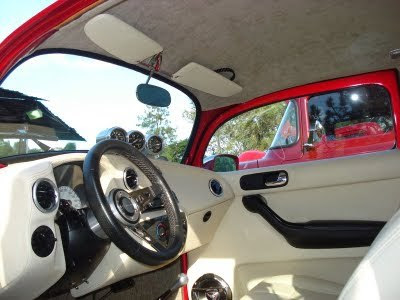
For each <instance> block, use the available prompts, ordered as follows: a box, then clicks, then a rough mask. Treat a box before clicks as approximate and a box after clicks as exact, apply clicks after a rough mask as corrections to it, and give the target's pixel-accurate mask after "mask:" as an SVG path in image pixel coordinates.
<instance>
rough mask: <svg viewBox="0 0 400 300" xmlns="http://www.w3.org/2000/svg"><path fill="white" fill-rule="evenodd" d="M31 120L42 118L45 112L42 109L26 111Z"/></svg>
mask: <svg viewBox="0 0 400 300" xmlns="http://www.w3.org/2000/svg"><path fill="white" fill-rule="evenodd" d="M26 114H27V115H28V117H29V119H31V120H35V119H40V118H41V117H43V112H42V111H41V110H40V109H34V110H31V111H28V112H27V113H26Z"/></svg>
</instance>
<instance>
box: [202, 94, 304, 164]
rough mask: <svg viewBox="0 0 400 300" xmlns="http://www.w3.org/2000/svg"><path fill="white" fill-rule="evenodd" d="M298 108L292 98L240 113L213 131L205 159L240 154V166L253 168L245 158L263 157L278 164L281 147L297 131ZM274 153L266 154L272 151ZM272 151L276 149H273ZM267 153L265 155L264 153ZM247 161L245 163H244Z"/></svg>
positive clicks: (291, 141)
mask: <svg viewBox="0 0 400 300" xmlns="http://www.w3.org/2000/svg"><path fill="white" fill-rule="evenodd" d="M298 127H299V124H298V109H297V104H296V101H295V100H289V101H281V102H277V103H274V104H270V105H267V106H263V107H260V108H256V109H253V110H250V111H248V112H245V113H242V114H240V115H238V116H236V117H234V118H232V119H230V120H229V121H227V122H226V123H224V124H223V125H222V126H221V127H220V128H219V129H218V130H217V131H216V132H215V133H214V135H213V137H212V138H211V141H210V143H209V145H208V148H207V151H206V154H205V157H204V162H209V161H210V160H211V159H212V157H213V156H215V155H218V154H232V155H236V156H238V157H239V169H243V168H253V167H255V166H253V165H250V164H249V163H248V162H249V161H253V162H255V163H256V164H257V160H259V159H261V158H264V160H265V163H268V164H270V165H273V164H277V163H279V161H280V160H281V158H280V157H278V156H281V155H282V153H280V152H279V150H280V149H283V148H287V147H289V146H291V145H293V144H295V143H296V142H297V140H298V135H299V129H298ZM275 150H276V151H278V152H279V153H277V155H278V156H277V155H267V153H275V152H276V151H275ZM274 151H275V152H274ZM267 156H268V157H267ZM244 164H246V166H245V165H244Z"/></svg>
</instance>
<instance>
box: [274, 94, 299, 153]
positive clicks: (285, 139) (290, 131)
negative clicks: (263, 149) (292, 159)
mask: <svg viewBox="0 0 400 300" xmlns="http://www.w3.org/2000/svg"><path fill="white" fill-rule="evenodd" d="M297 138H298V121H297V107H296V102H294V101H289V105H288V106H287V108H286V111H285V114H284V116H283V118H282V120H281V123H280V125H279V128H278V131H277V133H276V135H275V137H274V140H273V141H272V144H271V146H270V149H272V148H279V147H287V146H290V145H292V144H294V143H295V142H296V141H297Z"/></svg>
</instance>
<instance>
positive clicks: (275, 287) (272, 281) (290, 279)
mask: <svg viewBox="0 0 400 300" xmlns="http://www.w3.org/2000/svg"><path fill="white" fill-rule="evenodd" d="M342 288H343V286H342V285H339V284H335V283H333V282H330V281H327V280H321V279H317V278H313V277H308V276H291V275H281V276H274V277H271V278H268V279H267V280H265V281H261V282H260V283H258V284H257V285H256V286H255V287H253V288H252V289H251V290H250V291H249V292H248V293H247V295H245V296H244V297H242V298H241V299H242V300H250V299H251V300H261V299H263V300H291V299H296V300H302V299H310V300H335V299H337V297H338V295H339V293H340V291H341V289H342Z"/></svg>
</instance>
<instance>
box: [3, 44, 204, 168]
mask: <svg viewBox="0 0 400 300" xmlns="http://www.w3.org/2000/svg"><path fill="white" fill-rule="evenodd" d="M46 54H68V55H75V56H81V57H86V58H90V59H96V60H99V61H103V62H107V63H111V64H114V65H117V66H120V67H124V68H127V69H130V70H133V71H136V72H139V73H142V74H144V75H150V70H148V69H146V68H145V67H141V66H138V65H135V64H130V63H127V62H124V61H122V60H120V59H117V58H113V57H109V56H106V55H102V54H98V53H93V52H89V51H84V50H78V49H68V48H46V49H39V50H37V51H35V52H33V53H31V54H29V55H27V56H25V57H24V58H22V59H21V60H19V61H18V62H17V63H16V64H14V65H13V66H12V68H10V69H9V70H8V71H7V73H6V74H5V75H4V76H3V77H2V78H0V86H1V85H2V84H3V82H4V81H5V80H6V79H7V77H8V76H9V75H10V74H11V73H12V72H13V71H15V70H16V69H17V68H18V67H19V66H20V65H22V64H23V63H25V62H26V61H28V60H30V59H32V58H34V57H36V56H41V55H46ZM152 77H153V78H155V79H157V80H159V81H162V82H164V83H166V84H168V85H170V86H172V87H174V88H176V89H177V90H179V91H181V92H182V93H184V94H186V95H187V96H188V98H189V99H190V100H191V101H192V102H193V104H194V107H195V110H196V117H195V120H194V122H193V127H192V131H191V133H190V136H189V138H188V144H187V146H186V149H185V152H184V154H183V156H182V159H181V162H180V164H186V163H187V161H188V157H189V155H190V152H191V149H192V146H193V142H194V141H195V138H196V133H197V131H198V129H199V126H200V120H201V115H202V112H203V111H202V109H201V105H200V102H199V100H198V99H197V97H196V96H195V95H194V94H193V93H192V92H191V91H189V90H188V89H187V88H185V87H184V86H182V85H180V84H178V83H176V82H174V81H173V80H171V79H169V78H167V77H164V76H162V75H160V74H158V73H153V74H152ZM76 152H83V153H87V152H88V151H86V150H77V151H76ZM64 153H71V152H65V151H58V152H56V153H55V152H38V153H37V154H40V158H44V157H51V156H54V155H59V154H64ZM35 154H36V153H35ZM35 154H21V155H17V156H9V157H4V158H0V160H1V162H5V163H7V164H9V163H16V162H19V161H21V162H22V161H23V162H25V161H32V160H35V159H37V158H35ZM25 156H26V157H25Z"/></svg>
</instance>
